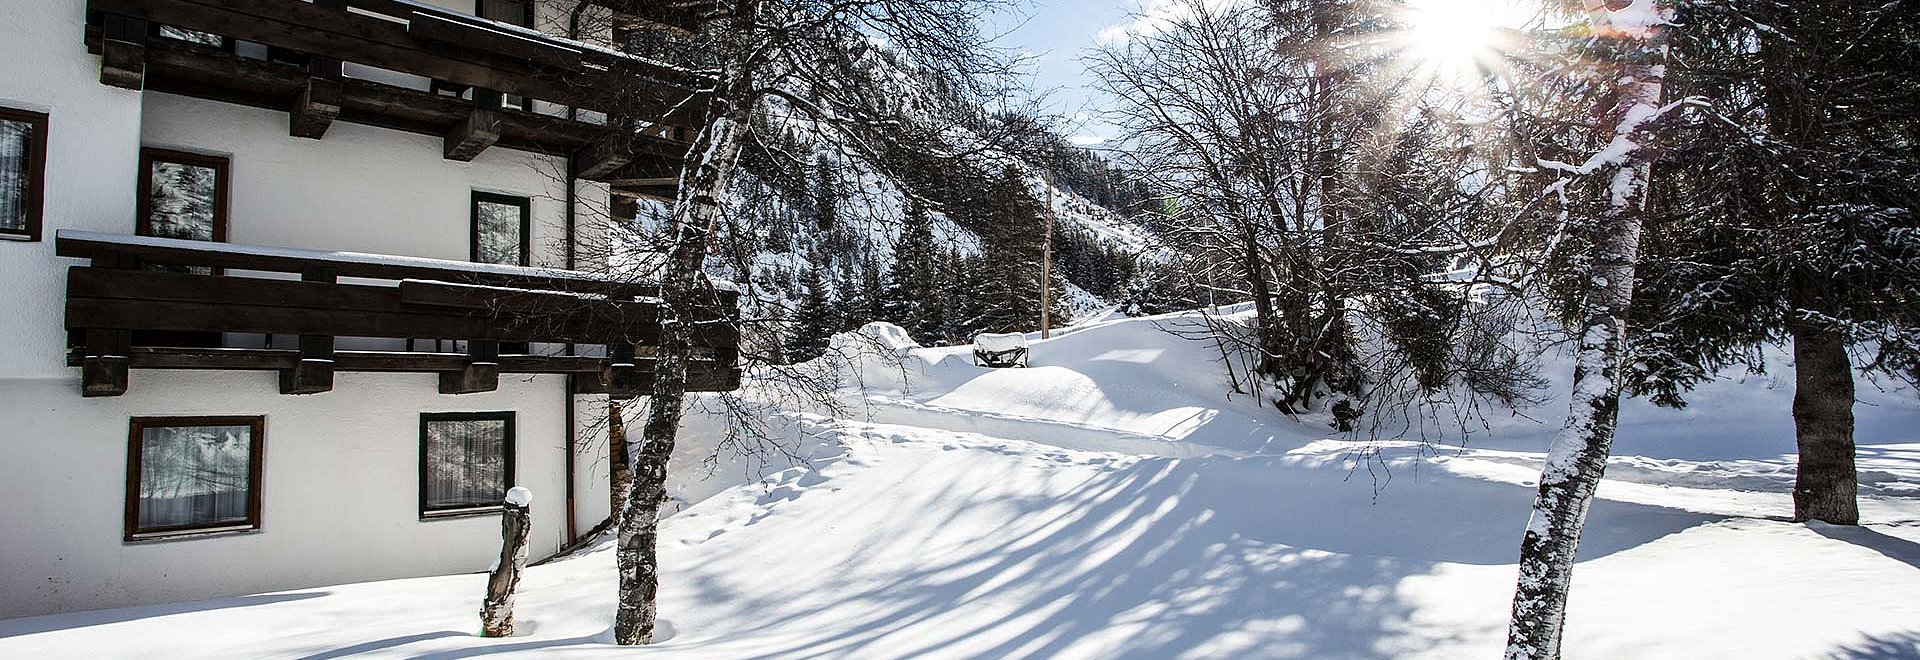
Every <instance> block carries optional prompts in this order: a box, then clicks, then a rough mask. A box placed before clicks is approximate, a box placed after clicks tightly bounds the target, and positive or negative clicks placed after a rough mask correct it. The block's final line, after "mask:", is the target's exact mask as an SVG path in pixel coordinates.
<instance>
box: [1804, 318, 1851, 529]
mask: <svg viewBox="0 0 1920 660" xmlns="http://www.w3.org/2000/svg"><path fill="white" fill-rule="evenodd" d="M1788 329H1789V331H1791V332H1792V333H1793V373H1794V390H1793V430H1794V435H1795V436H1796V438H1797V439H1798V440H1799V444H1800V468H1799V470H1798V473H1797V474H1796V475H1795V477H1794V484H1793V519H1794V520H1800V521H1805V520H1819V521H1822V522H1828V523H1833V524H1835V525H1857V524H1860V506H1859V504H1858V502H1857V501H1856V500H1855V496H1856V495H1857V493H1856V491H1857V490H1858V487H1859V486H1858V483H1857V480H1856V478H1855V476H1854V466H1853V365H1852V363H1851V362H1849V361H1848V358H1847V344H1846V337H1844V336H1842V335H1841V334H1839V333H1836V332H1833V331H1831V330H1828V329H1826V328H1822V327H1820V326H1818V325H1817V324H1812V323H1805V322H1796V323H1792V324H1789V326H1788Z"/></svg>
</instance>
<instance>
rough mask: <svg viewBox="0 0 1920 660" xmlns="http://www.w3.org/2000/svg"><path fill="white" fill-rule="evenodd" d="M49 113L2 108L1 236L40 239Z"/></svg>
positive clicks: (0, 143)
mask: <svg viewBox="0 0 1920 660" xmlns="http://www.w3.org/2000/svg"><path fill="white" fill-rule="evenodd" d="M46 162H47V116H46V115H45V114H41V113H38V112H27V111H24V110H14V109H11V108H0V238H5V239H14V240H29V241H36V240H40V206H41V202H40V190H41V188H42V180H43V179H44V178H45V176H46Z"/></svg>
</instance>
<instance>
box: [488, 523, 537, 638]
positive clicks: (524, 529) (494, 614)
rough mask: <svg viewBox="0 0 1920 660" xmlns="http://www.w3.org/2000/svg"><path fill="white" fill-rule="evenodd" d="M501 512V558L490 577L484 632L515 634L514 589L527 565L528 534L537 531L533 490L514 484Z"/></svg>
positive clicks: (493, 634)
mask: <svg viewBox="0 0 1920 660" xmlns="http://www.w3.org/2000/svg"><path fill="white" fill-rule="evenodd" d="M502 505H503V506H502V508H501V512H500V560H499V561H498V562H496V563H495V564H494V566H493V572H492V573H490V574H488V576H487V599H486V600H485V601H483V602H481V604H480V626H481V631H480V635H481V636H483V637H507V636H511V635H512V634H513V591H514V589H516V588H518V587H519V586H520V572H521V571H522V570H524V569H526V567H527V534H528V533H529V532H531V531H532V530H533V514H532V512H531V511H530V509H531V507H532V505H533V491H530V490H527V489H526V488H523V487H520V486H514V487H513V488H512V489H510V490H508V491H507V497H506V500H505V501H504V502H502Z"/></svg>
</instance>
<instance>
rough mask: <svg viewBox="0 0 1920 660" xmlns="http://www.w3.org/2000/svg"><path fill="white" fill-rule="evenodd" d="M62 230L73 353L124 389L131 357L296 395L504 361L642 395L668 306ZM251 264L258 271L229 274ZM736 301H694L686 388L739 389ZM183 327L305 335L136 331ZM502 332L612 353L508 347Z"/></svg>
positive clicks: (396, 261)
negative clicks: (234, 341)
mask: <svg viewBox="0 0 1920 660" xmlns="http://www.w3.org/2000/svg"><path fill="white" fill-rule="evenodd" d="M55 241H56V250H57V252H58V254H59V255H61V256H66V257H80V258H86V259H88V260H89V261H90V265H87V266H74V267H72V268H71V269H70V270H69V271H68V275H67V306H66V327H67V330H68V333H69V337H70V350H69V352H68V363H69V364H71V365H73V366H78V367H80V368H81V388H82V393H83V394H85V395H87V396H117V395H120V394H124V393H125V392H126V391H127V387H128V381H129V379H128V372H129V370H130V369H224V370H252V371H277V372H279V373H280V389H281V392H282V393H285V394H312V393H318V392H325V391H328V390H330V389H332V388H333V380H334V379H333V374H334V373H335V372H339V371H373V372H430V373H437V374H439V375H440V391H441V392H442V393H447V394H464V393H472V392H486V391H492V390H494V389H496V388H497V386H498V382H499V374H501V373H549V374H569V375H571V376H572V378H571V379H570V381H571V383H572V385H571V387H572V390H573V391H574V392H576V393H582V394H586V393H609V394H616V395H635V394H644V393H645V392H646V391H647V389H648V388H649V387H651V384H652V380H651V373H652V369H651V362H652V360H651V359H650V358H648V357H646V356H647V355H650V354H651V353H652V346H654V345H655V344H656V343H657V342H658V339H659V333H660V326H659V321H658V317H659V307H658V305H657V302H656V300H657V299H656V298H655V297H654V296H655V294H657V290H656V289H654V288H653V287H651V286H647V285H643V284H634V283H627V282H620V281H614V280H610V279H607V278H605V277H600V276H596V275H592V274H588V273H582V272H577V271H564V270H549V269H539V268H527V267H520V266H495V265H490V264H471V263H465V262H457V261H443V260H438V259H421V258H414V257H397V256H388V255H370V254H358V253H345V252H324V251H315V250H294V249H286V248H267V247H255V246H242V245H229V244H223V243H208V242H200V241H185V240H177V239H164V238H149V237H140V236H125V235H118V234H96V233H92V232H76V231H70V230H62V231H60V232H59V233H58V234H57V237H56V239H55ZM156 267H194V268H197V269H199V270H198V272H199V273H206V272H209V271H211V272H212V273H215V274H197V273H195V272H178V271H181V270H186V269H180V268H167V269H164V270H163V269H160V268H156ZM240 271H246V272H248V273H249V274H259V275H261V276H240V275H237V274H233V273H237V272H240ZM273 274H280V275H277V276H275V275H273ZM289 275H297V276H299V279H297V280H296V279H289V278H288V276H289ZM342 278H347V279H351V280H354V282H353V283H346V282H342V281H341V279H342ZM736 309H737V294H735V293H734V292H732V291H730V290H726V289H715V290H713V293H712V303H711V306H710V307H708V308H707V309H705V310H698V311H696V316H695V319H694V323H695V327H696V333H695V338H694V344H695V346H696V351H695V359H694V361H693V363H692V364H691V365H690V366H689V369H688V380H689V387H688V389H690V390H693V391H726V390H732V389H735V388H737V387H738V386H739V384H740V370H739V367H738V364H737V362H738V359H737V358H738V356H739V327H738V315H737V313H736V311H735V310H736ZM183 333H184V334H185V335H188V336H191V335H193V334H195V333H199V334H201V335H212V336H220V335H219V333H256V334H263V335H281V336H297V337H298V338H299V340H298V345H299V348H298V349H274V348H246V349H237V348H209V347H205V346H169V345H151V344H152V342H146V341H137V339H138V338H140V337H142V336H159V337H178V336H182V334H183ZM340 337H353V338H361V339H364V338H391V339H395V340H404V339H434V340H448V339H451V340H458V341H459V342H461V343H464V345H465V347H466V350H465V352H463V353H438V352H435V353H423V352H411V351H336V350H334V347H335V343H336V341H335V340H336V338H340ZM503 342H526V343H528V344H530V345H531V344H541V343H544V344H550V345H559V344H567V345H575V346H578V345H590V346H595V347H604V350H602V351H596V352H599V353H603V355H600V356H581V355H568V354H564V353H563V352H555V354H545V355H543V354H528V355H502V354H501V353H500V346H501V344H502V343H503ZM436 343H437V342H436Z"/></svg>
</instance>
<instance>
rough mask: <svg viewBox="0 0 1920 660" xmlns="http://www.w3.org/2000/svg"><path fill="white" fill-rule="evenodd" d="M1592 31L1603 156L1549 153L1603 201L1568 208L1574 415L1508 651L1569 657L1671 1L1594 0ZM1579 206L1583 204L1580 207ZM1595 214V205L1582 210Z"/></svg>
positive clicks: (1622, 351) (1610, 428)
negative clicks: (1573, 158) (1583, 538)
mask: <svg viewBox="0 0 1920 660" xmlns="http://www.w3.org/2000/svg"><path fill="white" fill-rule="evenodd" d="M1584 3H1585V9H1586V11H1587V16H1588V22H1589V24H1590V25H1591V27H1592V29H1593V34H1594V37H1595V39H1594V44H1593V45H1594V47H1595V48H1594V50H1595V52H1596V57H1595V66H1596V68H1597V69H1598V70H1597V71H1596V73H1597V76H1596V77H1597V78H1599V79H1604V80H1607V81H1610V82H1609V84H1610V87H1611V90H1612V92H1611V94H1608V95H1607V96H1606V97H1604V98H1605V100H1604V101H1603V103H1604V105H1603V107H1601V108H1600V110H1601V112H1600V113H1599V116H1600V118H1601V121H1600V123H1599V125H1598V126H1597V127H1596V128H1597V131H1596V132H1600V133H1602V135H1601V136H1600V138H1601V141H1604V146H1602V147H1600V148H1599V149H1598V151H1597V153H1596V154H1595V155H1593V156H1592V157H1591V158H1588V159H1587V161H1586V162H1585V163H1582V164H1581V165H1577V166H1575V165H1565V164H1555V163H1548V162H1545V161H1543V162H1542V165H1550V166H1552V169H1556V170H1559V171H1560V172H1562V173H1563V175H1564V176H1563V178H1562V179H1561V181H1560V183H1559V184H1558V185H1559V186H1560V190H1562V191H1564V190H1565V189H1566V186H1568V185H1569V184H1570V183H1571V182H1572V181H1573V178H1574V177H1584V178H1585V180H1587V181H1592V182H1595V183H1597V184H1598V185H1594V186H1591V187H1592V188H1594V189H1595V190H1594V191H1593V192H1594V194H1595V195H1596V196H1597V197H1598V199H1596V200H1593V201H1592V202H1591V203H1581V204H1578V205H1576V206H1575V207H1574V208H1572V209H1569V210H1568V212H1570V213H1582V212H1583V211H1584V210H1585V209H1589V208H1591V209H1594V211H1593V213H1592V214H1591V216H1592V217H1572V218H1570V220H1571V222H1568V223H1565V225H1564V226H1565V227H1566V228H1567V229H1568V230H1569V231H1570V232H1571V234H1570V235H1569V236H1568V237H1567V238H1568V240H1569V241H1570V246H1569V247H1570V251H1571V252H1572V253H1573V254H1575V255H1576V256H1575V258H1573V259H1571V260H1570V261H1569V262H1568V263H1569V264H1570V266H1569V267H1568V269H1567V272H1564V273H1561V274H1560V275H1561V276H1562V277H1561V280H1562V281H1564V282H1566V283H1568V288H1569V289H1570V290H1571V295H1570V296H1569V297H1568V300H1567V302H1568V303H1570V307H1571V309H1569V310H1567V313H1566V314H1564V316H1566V317H1567V318H1570V319H1572V320H1573V321H1574V327H1573V328H1572V329H1573V331H1574V338H1575V340H1576V342H1577V343H1576V345H1575V347H1574V368H1573V393H1572V397H1571V408H1572V410H1571V413H1570V415H1569V418H1568V420H1567V425H1566V428H1565V429H1563V430H1562V431H1561V433H1560V434H1559V436H1558V437H1556V438H1555V439H1554V440H1553V442H1552V444H1551V445H1550V446H1549V447H1548V450H1547V461H1546V466H1545V467H1544V468H1542V470H1541V473H1540V486H1539V492H1538V494H1537V495H1536V497H1535V499H1534V504H1533V510H1532V513H1531V516H1530V517H1529V519H1528V520H1527V528H1526V532H1525V534H1524V535H1523V537H1522V540H1521V543H1520V576H1519V581H1518V584H1517V585H1516V587H1515V589H1514V595H1513V613H1512V618H1511V620H1510V621H1509V624H1508V628H1507V648H1506V654H1505V656H1506V658H1507V660H1540V659H1553V658H1558V657H1560V641H1561V637H1562V632H1563V629H1564V627H1565V624H1566V608H1567V594H1568V591H1569V589H1570V588H1571V586H1572V580H1573V563H1574V559H1575V556H1576V554H1577V553H1578V551H1579V547H1580V532H1581V530H1582V528H1583V527H1584V526H1585V525H1586V520H1587V509H1588V507H1589V506H1590V505H1591V504H1592V502H1593V495H1594V491H1595V490H1597V489H1598V488H1599V487H1600V479H1601V477H1602V475H1603V474H1604V473H1605V472H1606V468H1607V456H1608V454H1609V452H1611V450H1612V447H1613V436H1614V431H1615V430H1616V428H1617V425H1618V422H1619V412H1620V393H1621V388H1622V385H1623V382H1624V381H1623V376H1624V371H1625V364H1624V363H1625V361H1626V356H1627V320H1628V314H1629V313H1630V311H1631V310H1630V306H1631V304H1632V300H1633V289H1634V271H1635V267H1636V266H1637V264H1638V262H1639V253H1640V237H1641V229H1642V227H1643V225H1644V223H1645V220H1646V216H1647V214H1648V212H1649V210H1648V205H1647V199H1648V195H1649V189H1650V187H1651V184H1652V181H1651V175H1652V171H1653V162H1654V160H1655V158H1656V155H1657V153H1658V152H1657V151H1655V138H1656V133H1655V128H1656V126H1655V122H1656V120H1658V119H1659V118H1660V116H1661V114H1662V113H1663V111H1664V110H1666V108H1665V107H1663V106H1662V104H1661V100H1662V94H1663V91H1664V90H1663V84H1664V82H1665V80H1664V79H1665V76H1666V65H1667V44H1666V32H1667V31H1666V27H1667V26H1668V25H1669V24H1670V21H1671V18H1672V16H1673V13H1672V8H1671V5H1670V4H1668V1H1667V0H1635V1H1634V2H1630V3H1622V2H1618V0H1584ZM1576 209H1577V210H1576ZM1583 215H1584V214H1583Z"/></svg>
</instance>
